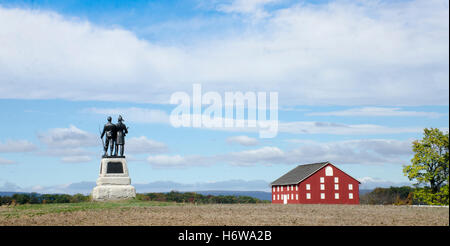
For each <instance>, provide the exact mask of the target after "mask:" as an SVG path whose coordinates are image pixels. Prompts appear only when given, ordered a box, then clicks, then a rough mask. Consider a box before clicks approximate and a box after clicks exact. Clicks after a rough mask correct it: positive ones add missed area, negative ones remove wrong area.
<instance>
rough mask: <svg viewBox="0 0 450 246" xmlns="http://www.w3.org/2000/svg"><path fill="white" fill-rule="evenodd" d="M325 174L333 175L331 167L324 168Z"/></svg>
mask: <svg viewBox="0 0 450 246" xmlns="http://www.w3.org/2000/svg"><path fill="white" fill-rule="evenodd" d="M325 176H333V168H332V167H331V166H328V167H326V168H325Z"/></svg>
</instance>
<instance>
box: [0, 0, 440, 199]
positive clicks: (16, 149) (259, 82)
mask: <svg viewBox="0 0 450 246" xmlns="http://www.w3.org/2000/svg"><path fill="white" fill-rule="evenodd" d="M448 9H449V8H448V1H438V0H436V1H395V2H394V1H358V2H352V1H283V0H252V1H240V0H229V1H218V0H217V1H201V0H195V1H194V0H192V1H133V2H130V1H1V0H0V85H1V87H0V110H1V111H0V113H1V115H2V116H3V117H2V125H1V126H2V130H1V131H0V190H20V191H37V192H68V190H67V189H66V188H67V187H69V186H70V185H75V184H79V183H81V184H84V183H83V182H95V180H96V178H97V174H98V168H99V161H100V155H101V142H100V139H99V137H98V135H99V133H98V131H99V127H101V126H102V125H103V124H104V123H105V121H106V117H107V116H108V115H111V116H112V117H113V118H114V120H116V119H117V116H118V115H119V114H121V115H122V116H124V118H125V123H126V124H127V125H128V126H129V127H130V134H129V135H128V136H127V146H126V150H125V151H126V155H127V157H128V161H129V168H130V174H131V178H132V182H133V183H134V184H135V185H138V186H137V187H141V190H139V189H138V192H143V191H144V189H145V184H149V183H154V182H157V181H171V182H177V183H181V184H185V185H186V187H191V188H192V184H197V186H196V187H197V188H199V189H202V187H209V188H210V187H211V184H220V187H219V188H221V189H241V190H242V189H245V186H246V185H247V186H248V187H249V189H253V190H254V189H259V190H268V187H267V186H265V184H266V183H269V182H271V181H273V180H275V179H276V178H278V177H279V176H280V175H282V174H284V173H285V172H287V171H288V170H290V169H292V168H293V167H295V166H296V165H298V164H303V163H310V162H320V161H325V160H328V161H330V162H332V163H333V164H335V165H336V166H338V167H339V168H341V169H342V170H344V171H346V172H348V173H349V174H350V175H352V176H353V177H355V178H358V179H360V180H361V181H362V183H363V185H364V186H365V187H374V186H386V185H401V184H405V183H408V180H407V178H406V177H404V175H403V174H402V166H403V165H406V164H408V163H409V161H410V159H411V158H412V152H411V142H412V141H413V140H414V139H419V138H421V136H422V129H423V128H425V127H436V128H440V129H442V130H444V131H448V125H449V122H448V111H449V106H448V94H449V87H448V81H449V70H448V67H449V66H448V65H449V64H448V60H449V59H448V58H449V52H448V41H449V40H448V39H449V32H448V29H449V28H448V17H449V12H448ZM195 83H199V84H201V85H202V89H203V92H208V91H215V92H217V93H219V94H221V95H223V93H225V92H227V91H234V92H236V91H243V92H278V98H279V116H278V120H279V131H278V135H277V136H276V137H275V138H268V139H263V138H259V135H258V134H257V132H253V131H246V130H242V131H239V130H238V131H236V130H234V131H231V130H229V129H215V130H213V129H205V128H189V127H188V128H174V127H172V126H171V125H170V123H169V120H168V119H169V115H170V113H171V111H172V110H173V109H174V107H175V106H174V105H170V104H169V100H170V97H171V95H172V93H174V92H177V91H183V92H186V93H188V94H190V93H192V86H193V84H195ZM71 147H74V149H71ZM236 180H237V181H236ZM252 182H256V183H257V184H258V185H259V186H257V185H254V183H252ZM139 185H140V186H139ZM169 186H170V184H169ZM179 187H180V186H176V188H177V189H179ZM169 188H170V187H169Z"/></svg>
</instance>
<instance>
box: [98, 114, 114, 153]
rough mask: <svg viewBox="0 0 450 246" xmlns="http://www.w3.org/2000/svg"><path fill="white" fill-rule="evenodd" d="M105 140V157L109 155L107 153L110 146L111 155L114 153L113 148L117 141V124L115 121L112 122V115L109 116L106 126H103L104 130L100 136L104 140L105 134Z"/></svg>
mask: <svg viewBox="0 0 450 246" xmlns="http://www.w3.org/2000/svg"><path fill="white" fill-rule="evenodd" d="M105 134H106V137H105V142H104V143H103V151H104V152H103V157H107V153H108V146H109V156H112V153H113V148H114V146H115V141H116V134H117V131H116V125H114V124H113V123H111V116H108V123H106V124H105V126H104V127H103V132H102V134H101V136H100V138H101V139H102V142H103V136H105Z"/></svg>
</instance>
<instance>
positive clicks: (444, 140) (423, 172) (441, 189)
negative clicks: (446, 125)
mask: <svg viewBox="0 0 450 246" xmlns="http://www.w3.org/2000/svg"><path fill="white" fill-rule="evenodd" d="M413 151H414V153H415V154H414V158H413V159H412V160H411V165H408V166H404V167H403V173H404V174H405V176H407V177H408V178H409V180H415V181H416V183H415V186H416V187H417V189H416V191H415V192H414V196H415V198H416V199H418V200H419V201H422V202H424V203H427V204H433V205H443V204H445V205H448V203H449V196H448V193H449V192H448V183H449V182H448V181H449V176H448V163H449V146H448V132H447V133H446V134H444V133H443V132H441V131H440V130H439V129H437V128H431V129H428V128H425V129H424V137H423V139H422V140H416V141H414V142H413Z"/></svg>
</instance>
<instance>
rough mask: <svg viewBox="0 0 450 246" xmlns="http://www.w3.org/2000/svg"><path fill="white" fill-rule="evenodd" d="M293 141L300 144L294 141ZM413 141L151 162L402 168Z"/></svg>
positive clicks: (313, 145) (312, 144) (310, 144)
mask: <svg viewBox="0 0 450 246" xmlns="http://www.w3.org/2000/svg"><path fill="white" fill-rule="evenodd" d="M290 141H291V142H296V141H293V140H290ZM412 141H413V140H412V139H409V140H404V141H400V140H391V139H358V140H346V141H336V142H324V143H322V142H316V141H299V142H297V143H301V144H300V146H296V147H294V148H292V149H289V150H282V149H280V148H278V147H275V146H265V147H261V148H257V149H252V150H245V151H239V152H230V153H225V154H217V155H211V156H180V155H173V156H168V155H157V156H149V157H148V158H147V161H148V162H149V163H150V164H151V165H154V166H157V167H189V166H199V165H213V164H217V163H227V164H230V165H237V166H253V165H279V164H305V163H316V162H321V161H330V162H333V163H339V164H357V165H384V164H398V165H402V164H404V163H407V162H409V159H410V158H411V156H412V154H413V153H412V150H411V143H412Z"/></svg>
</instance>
